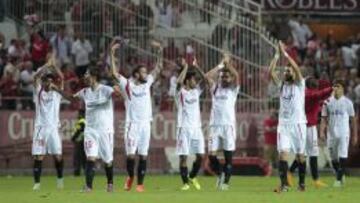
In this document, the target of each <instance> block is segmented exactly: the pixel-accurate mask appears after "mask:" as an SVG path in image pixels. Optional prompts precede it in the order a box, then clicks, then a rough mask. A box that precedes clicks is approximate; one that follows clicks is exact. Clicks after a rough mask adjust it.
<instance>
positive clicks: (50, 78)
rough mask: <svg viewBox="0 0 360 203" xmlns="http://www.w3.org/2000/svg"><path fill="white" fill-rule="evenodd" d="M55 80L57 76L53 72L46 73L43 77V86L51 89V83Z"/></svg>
mask: <svg viewBox="0 0 360 203" xmlns="http://www.w3.org/2000/svg"><path fill="white" fill-rule="evenodd" d="M54 80H55V76H54V75H53V74H52V73H46V74H45V75H43V76H42V77H41V86H42V87H43V88H44V89H45V90H46V91H48V90H50V85H51V83H53V82H54Z"/></svg>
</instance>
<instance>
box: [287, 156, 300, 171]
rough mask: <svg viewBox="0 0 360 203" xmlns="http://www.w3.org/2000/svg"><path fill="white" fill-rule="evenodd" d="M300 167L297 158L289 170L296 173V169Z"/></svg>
mask: <svg viewBox="0 0 360 203" xmlns="http://www.w3.org/2000/svg"><path fill="white" fill-rule="evenodd" d="M298 167H299V162H298V160H297V159H294V161H293V162H292V164H291V166H290V168H289V172H290V173H295V170H296V169H297V168H298Z"/></svg>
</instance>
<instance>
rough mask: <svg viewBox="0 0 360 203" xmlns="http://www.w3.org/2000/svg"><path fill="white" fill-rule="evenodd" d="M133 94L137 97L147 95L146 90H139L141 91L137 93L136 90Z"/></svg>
mask: <svg viewBox="0 0 360 203" xmlns="http://www.w3.org/2000/svg"><path fill="white" fill-rule="evenodd" d="M132 95H134V96H135V97H144V96H145V95H146V92H145V91H144V92H139V93H136V92H134V91H133V92H132Z"/></svg>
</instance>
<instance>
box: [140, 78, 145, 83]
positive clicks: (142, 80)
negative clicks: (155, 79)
mask: <svg viewBox="0 0 360 203" xmlns="http://www.w3.org/2000/svg"><path fill="white" fill-rule="evenodd" d="M139 82H140V83H141V84H145V83H147V80H146V78H139Z"/></svg>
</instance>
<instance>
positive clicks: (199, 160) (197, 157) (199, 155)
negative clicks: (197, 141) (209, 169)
mask: <svg viewBox="0 0 360 203" xmlns="http://www.w3.org/2000/svg"><path fill="white" fill-rule="evenodd" d="M203 159H204V155H203V154H197V155H196V162H202V160H203Z"/></svg>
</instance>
